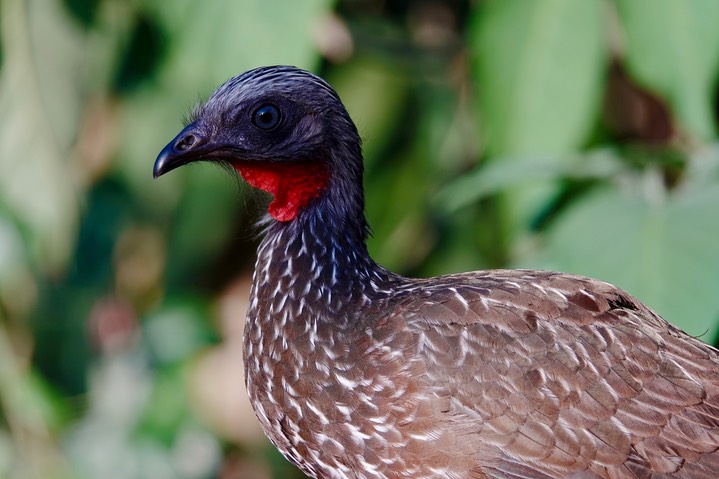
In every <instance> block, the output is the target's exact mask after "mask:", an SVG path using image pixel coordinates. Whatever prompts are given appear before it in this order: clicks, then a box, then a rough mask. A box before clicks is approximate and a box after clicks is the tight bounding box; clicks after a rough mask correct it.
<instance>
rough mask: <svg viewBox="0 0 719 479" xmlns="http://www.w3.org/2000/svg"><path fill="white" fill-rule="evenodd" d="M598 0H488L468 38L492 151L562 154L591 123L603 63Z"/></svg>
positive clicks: (579, 140)
mask: <svg viewBox="0 0 719 479" xmlns="http://www.w3.org/2000/svg"><path fill="white" fill-rule="evenodd" d="M603 13H604V10H603V3H602V2H601V0H584V1H580V2H578V1H575V0H545V1H542V2H526V1H524V0H501V1H499V0H492V1H488V2H486V3H485V4H483V7H482V8H480V9H478V10H477V12H476V15H475V18H474V22H473V23H472V24H471V26H470V29H471V32H472V34H473V35H472V38H471V40H470V42H471V44H470V46H471V47H472V53H473V56H474V62H473V67H474V75H475V82H476V87H477V91H478V93H479V96H478V102H479V105H478V106H479V112H480V114H481V119H482V125H483V131H484V134H485V136H486V141H487V143H488V149H489V152H490V154H516V153H519V154H521V153H529V152H531V153H534V154H537V153H539V154H544V153H564V152H571V151H574V150H575V149H576V148H577V147H578V146H580V145H581V144H582V142H583V141H584V139H585V137H586V135H587V133H588V130H589V128H590V127H591V126H592V124H593V123H594V121H595V117H596V114H597V111H598V108H599V101H600V99H601V92H602V90H601V88H602V84H601V80H602V75H603V72H604V69H605V66H606V65H605V64H606V51H605V50H606V48H605V45H604V33H603V31H602V27H603V24H602V23H603V21H602V17H603Z"/></svg>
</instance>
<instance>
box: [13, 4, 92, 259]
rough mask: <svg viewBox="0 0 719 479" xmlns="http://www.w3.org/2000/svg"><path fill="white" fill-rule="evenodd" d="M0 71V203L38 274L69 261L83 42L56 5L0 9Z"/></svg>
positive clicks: (75, 212) (75, 201)
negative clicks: (23, 231) (24, 239)
mask: <svg viewBox="0 0 719 479" xmlns="http://www.w3.org/2000/svg"><path fill="white" fill-rule="evenodd" d="M0 20H2V30H1V31H2V34H3V36H4V41H3V45H4V48H5V54H6V57H5V63H4V65H3V69H2V70H0V112H1V113H0V198H1V199H2V200H4V203H5V205H6V206H7V208H8V209H9V210H10V211H11V212H12V214H13V215H14V216H15V217H16V218H17V219H18V221H19V222H20V223H22V224H23V226H25V227H26V228H28V231H29V233H30V234H29V235H28V240H29V241H28V242H29V246H30V248H29V250H30V251H31V253H32V255H33V259H34V260H36V261H37V262H39V263H40V265H41V266H42V267H43V269H48V270H51V271H57V270H58V269H60V268H61V267H62V266H63V265H64V264H65V262H66V261H67V260H68V258H69V255H70V251H71V248H72V242H73V239H74V234H75V227H76V224H77V217H78V199H77V196H76V194H77V193H76V188H77V172H76V171H75V165H73V164H72V163H71V162H69V161H68V157H69V156H70V155H69V151H70V147H71V142H72V140H73V138H74V135H75V134H76V126H77V118H78V117H79V114H80V109H79V108H80V107H79V105H80V102H79V99H78V97H79V94H80V92H81V91H80V90H81V89H80V88H79V86H80V85H79V83H78V82H76V81H75V80H76V75H77V69H78V67H79V65H80V62H81V60H82V58H83V56H82V55H83V51H84V49H83V43H82V40H83V39H82V37H81V36H79V34H78V32H77V31H75V30H74V28H72V25H71V24H70V22H69V19H68V18H67V17H66V16H65V15H64V12H63V11H61V10H60V9H59V6H58V3H57V2H44V3H43V6H42V7H40V6H39V5H38V4H36V3H35V2H29V3H26V2H5V3H4V4H3V14H2V17H0Z"/></svg>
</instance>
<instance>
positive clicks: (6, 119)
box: [0, 0, 719, 479]
mask: <svg viewBox="0 0 719 479" xmlns="http://www.w3.org/2000/svg"><path fill="white" fill-rule="evenodd" d="M717 25H719V2H717V1H716V0H584V1H581V2H580V1H575V0H545V1H542V2H538V1H537V2H529V1H523V0H501V1H500V0H494V1H489V0H487V1H467V0H454V1H451V0H446V1H440V0H420V1H410V0H405V1H402V0H337V1H331V0H302V1H290V0H286V1H280V0H243V1H224V2H223V1H221V0H204V1H201V0H176V1H172V2H167V1H160V0H153V1H140V0H128V1H123V0H0V478H5V477H7V478H13V479H14V478H18V479H20V478H33V479H34V478H43V479H47V478H50V479H55V478H58V479H65V478H93V479H94V478H122V479H134V478H153V479H158V478H159V479H162V478H168V479H170V478H173V479H175V478H180V479H201V478H214V477H221V478H223V479H239V478H252V479H266V478H267V479H269V478H286V477H301V476H300V475H299V474H298V473H297V472H294V471H293V469H292V468H291V466H289V465H287V463H285V462H284V460H283V459H281V457H279V455H278V453H276V452H275V451H274V449H273V448H272V447H271V446H269V445H268V443H267V442H266V440H265V439H264V437H263V436H262V434H261V432H260V431H259V429H258V426H257V425H256V422H255V419H254V416H253V414H252V412H251V410H250V409H249V405H248V404H247V401H246V399H245V397H244V385H243V375H242V365H241V362H242V361H241V357H242V356H241V347H240V343H241V341H240V336H241V332H242V327H243V326H242V323H243V320H244V310H245V304H246V300H247V296H248V290H249V283H250V274H251V269H252V264H253V261H254V255H255V247H256V243H257V238H256V234H255V233H253V229H252V226H251V225H252V223H253V222H254V221H255V220H256V219H257V218H258V215H259V214H260V213H261V212H262V209H263V205H264V204H265V202H266V198H264V197H263V196H261V195H259V194H256V193H252V192H251V191H250V190H249V188H247V187H241V188H239V190H238V188H237V183H236V182H235V181H233V180H232V179H231V177H229V176H228V175H227V174H226V173H224V172H223V171H221V170H220V169H217V168H214V167H212V166H211V165H198V166H195V167H191V168H187V169H182V170H180V171H177V172H173V173H172V174H171V175H168V176H167V177H163V178H162V179H161V180H158V181H153V180H152V175H151V169H152V164H153V161H154V159H155V155H156V154H157V153H158V152H159V150H160V149H161V148H162V147H163V146H164V145H165V143H166V142H167V141H169V140H170V139H171V138H172V137H173V136H174V135H175V134H176V133H177V132H178V131H179V130H180V128H181V127H182V118H183V116H186V115H187V113H188V112H189V111H190V110H191V108H192V107H193V105H194V104H196V103H197V102H198V101H200V100H201V99H203V98H206V97H207V96H208V95H209V94H210V93H211V92H212V91H213V90H214V88H215V87H217V86H218V85H219V84H220V83H222V82H223V81H224V80H225V79H227V78H228V77H230V76H233V75H235V74H237V73H240V72H242V71H244V70H247V69H249V68H252V67H255V66H259V65H267V64H277V63H286V64H294V65H297V66H301V67H304V68H308V69H311V70H312V71H315V72H317V73H319V74H321V75H322V76H324V77H325V78H326V79H327V80H328V81H329V82H330V83H331V84H332V85H334V86H335V88H336V89H337V90H338V91H339V93H340V96H341V97H342V98H343V100H344V101H345V103H346V105H347V107H348V109H349V110H350V113H351V114H352V116H353V118H354V119H355V121H356V122H357V124H358V126H359V129H360V131H361V134H362V136H363V138H364V140H365V153H366V167H367V175H366V189H367V200H368V201H367V214H368V216H369V220H370V222H371V224H372V226H373V230H374V236H373V238H372V240H371V244H370V249H371V251H372V253H373V254H374V256H375V257H376V259H377V260H378V261H379V262H380V263H382V264H384V265H386V266H388V267H389V268H391V269H393V270H395V271H398V272H400V273H403V274H408V275H434V274H441V273H449V272H456V271H463V270H473V269H479V268H497V267H533V268H548V269H558V270H563V271H569V272H575V273H580V274H584V275H589V276H594V277H598V278H601V279H604V280H607V281H610V282H613V283H616V284H617V285H619V286H621V287H623V288H625V289H626V290H628V291H629V292H630V293H632V294H634V295H636V296H637V297H639V298H640V299H641V300H643V301H644V302H646V303H647V304H648V305H649V306H650V307H652V308H654V309H655V310H656V311H657V312H659V313H660V314H662V315H663V316H664V317H665V318H666V319H668V320H669V321H671V322H673V323H674V324H676V325H678V326H679V327H681V328H682V329H684V330H686V331H687V332H689V333H690V334H693V335H697V336H700V337H701V338H702V339H703V340H705V341H707V342H709V343H715V342H716V340H717V332H718V330H719V328H717V326H718V323H719V145H718V144H717V100H716V98H717V97H716V92H717V81H716V80H717V66H719V28H717Z"/></svg>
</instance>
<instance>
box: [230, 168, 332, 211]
mask: <svg viewBox="0 0 719 479" xmlns="http://www.w3.org/2000/svg"><path fill="white" fill-rule="evenodd" d="M234 167H235V169H236V170H237V171H239V172H240V174H241V175H242V178H244V179H245V181H246V182H247V183H249V184H250V185H252V186H254V187H255V188H259V189H261V190H264V191H267V192H268V193H270V194H272V196H274V197H275V199H274V200H272V203H270V206H269V208H268V212H269V213H270V216H272V217H273V218H274V219H276V220H277V221H290V220H293V219H294V218H295V217H297V215H298V214H299V212H300V211H301V210H302V209H303V208H304V207H305V206H307V204H308V203H309V202H310V201H311V200H313V199H315V198H317V197H318V196H319V195H320V193H322V191H324V190H325V188H326V187H327V183H328V181H329V178H330V175H329V172H328V171H327V168H326V167H325V166H324V165H321V164H319V163H317V162H303V163H292V164H286V163H256V164H252V163H237V164H235V165H234Z"/></svg>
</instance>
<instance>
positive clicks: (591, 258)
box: [522, 183, 719, 335]
mask: <svg viewBox="0 0 719 479" xmlns="http://www.w3.org/2000/svg"><path fill="white" fill-rule="evenodd" d="M718 206H719V185H717V184H716V183H714V184H712V185H708V186H705V187H701V188H693V187H691V185H687V187H686V189H684V190H682V191H677V192H676V193H675V194H672V195H670V196H668V197H666V198H664V199H657V198H654V201H651V200H649V199H647V198H641V197H637V196H636V195H629V194H626V193H622V192H621V191H619V190H617V189H610V188H606V189H603V190H601V191H598V192H596V193H595V194H592V195H590V196H588V197H585V198H584V199H583V200H581V201H579V202H578V203H577V204H576V205H574V207H573V208H572V209H571V210H570V211H569V212H567V213H566V215H565V216H564V217H561V218H559V219H558V220H556V223H554V226H553V227H552V228H551V229H550V231H549V232H548V235H547V238H546V246H545V248H544V250H543V251H542V252H541V255H540V256H539V257H538V258H536V259H535V260H534V261H530V262H529V263H528V264H527V263H524V262H523V264H522V267H526V266H532V267H540V268H543V269H552V270H559V271H567V272H572V273H577V274H583V275H587V276H591V277H596V278H600V279H602V280H605V281H608V282H610V283H613V284H616V285H618V286H620V287H622V288H624V289H626V290H627V291H628V292H629V293H630V294H632V295H634V296H636V297H637V298H639V299H640V300H641V301H643V302H645V303H646V304H647V305H648V306H649V307H651V308H653V309H655V310H656V311H657V312H658V313H659V314H661V315H662V316H663V317H664V318H665V319H667V320H668V321H670V322H672V323H674V324H676V325H677V326H679V327H680V328H682V329H684V330H685V331H687V332H688V333H689V334H692V335H701V334H703V333H705V332H706V331H707V330H708V329H711V330H712V331H714V330H715V328H716V324H717V319H718V318H719V295H717V291H719V275H717V271H719V241H717V238H719V222H718V221H714V220H713V218H716V217H717V208H718Z"/></svg>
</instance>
